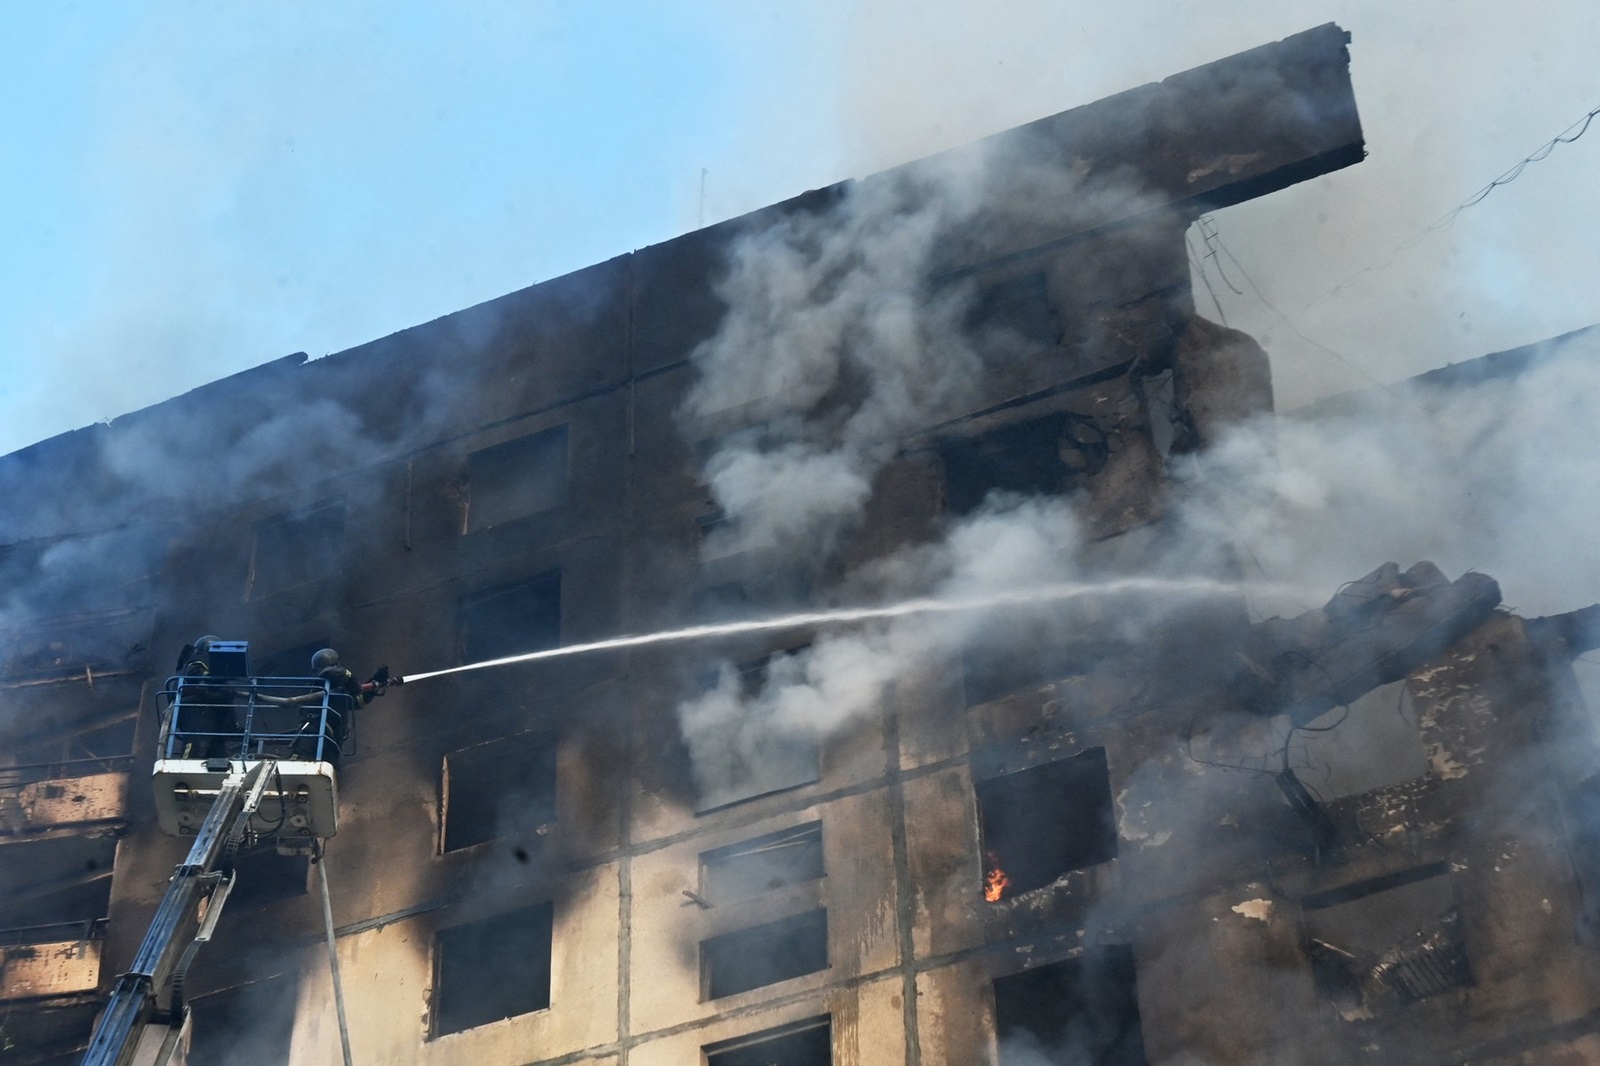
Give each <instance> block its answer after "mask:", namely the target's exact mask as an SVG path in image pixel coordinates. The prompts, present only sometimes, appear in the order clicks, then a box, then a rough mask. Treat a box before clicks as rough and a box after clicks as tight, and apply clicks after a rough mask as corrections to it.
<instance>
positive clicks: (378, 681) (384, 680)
mask: <svg viewBox="0 0 1600 1066" xmlns="http://www.w3.org/2000/svg"><path fill="white" fill-rule="evenodd" d="M367 684H369V685H372V686H374V687H375V688H376V689H377V690H378V695H380V696H381V695H383V690H384V689H386V688H388V687H389V668H388V667H387V666H380V667H378V669H377V670H376V671H374V673H373V675H372V680H371V681H369V682H367Z"/></svg>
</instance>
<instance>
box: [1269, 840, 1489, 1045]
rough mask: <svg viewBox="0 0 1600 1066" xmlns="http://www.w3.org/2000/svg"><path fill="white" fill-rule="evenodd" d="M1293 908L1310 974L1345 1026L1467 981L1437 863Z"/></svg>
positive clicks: (1455, 912) (1455, 911) (1451, 903)
mask: <svg viewBox="0 0 1600 1066" xmlns="http://www.w3.org/2000/svg"><path fill="white" fill-rule="evenodd" d="M1301 906H1302V908H1303V912H1304V922H1305V930H1306V941H1307V944H1306V949H1307V952H1308V953H1309V955H1310V957H1311V972H1312V976H1313V978H1314V979H1315V981H1316V984H1317V988H1318V990H1319V991H1321V992H1322V994H1323V995H1324V996H1325V997H1327V999H1328V1000H1329V1002H1330V1003H1332V1004H1333V1006H1334V1008H1335V1009H1336V1010H1338V1012H1339V1013H1340V1014H1341V1015H1342V1016H1343V1017H1344V1018H1345V1019H1346V1020H1348V1021H1359V1020H1364V1019H1366V1018H1371V1017H1374V1016H1376V1015H1380V1014H1384V1013H1387V1012H1391V1011H1394V1010H1396V1009H1398V1008H1401V1007H1404V1006H1407V1005H1409V1004H1411V1003H1415V1002H1417V1001H1418V1000H1422V999H1427V998H1428V997H1430V996H1436V995H1439V994H1441V993H1444V992H1448V991H1450V990H1451V989H1456V988H1466V987H1470V986H1471V985H1472V983H1473V978H1472V968H1471V965H1470V962H1469V959H1468V956H1467V946H1466V941H1465V939H1464V937H1463V935H1462V928H1461V911H1460V908H1459V906H1457V903H1456V899H1455V891H1454V888H1453V886H1452V885H1451V883H1450V879H1449V877H1448V876H1446V873H1445V867H1444V866H1443V864H1434V865H1431V866H1426V867H1420V868H1418V869H1416V870H1412V871H1405V872H1404V873H1402V874H1399V875H1392V876H1389V877H1385V878H1380V879H1376V880H1373V881H1368V882H1363V883H1362V884H1359V885H1353V886H1347V887H1345V888H1342V889H1338V890H1335V891H1333V892H1328V893H1323V894H1321V895H1319V896H1313V897H1308V898H1306V899H1305V900H1302V901H1301Z"/></svg>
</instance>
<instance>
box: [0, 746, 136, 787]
mask: <svg viewBox="0 0 1600 1066" xmlns="http://www.w3.org/2000/svg"><path fill="white" fill-rule="evenodd" d="M132 764H133V756H132V755H103V756H98V757H95V758H89V759H57V760H56V761H55V762H36V763H27V764H25V765H21V766H0V790H4V789H12V788H24V787H26V786H28V785H35V784H38V783H39V782H40V781H60V780H65V779H67V778H73V777H92V776H94V775H95V774H121V773H127V771H128V767H129V766H131V765H132Z"/></svg>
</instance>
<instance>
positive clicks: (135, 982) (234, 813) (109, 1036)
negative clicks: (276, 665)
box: [83, 761, 273, 1066]
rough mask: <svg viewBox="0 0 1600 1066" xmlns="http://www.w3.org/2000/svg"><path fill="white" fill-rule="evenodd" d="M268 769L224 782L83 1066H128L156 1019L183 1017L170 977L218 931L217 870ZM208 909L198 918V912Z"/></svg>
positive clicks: (222, 877) (223, 880)
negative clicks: (171, 1014) (162, 1014)
mask: <svg viewBox="0 0 1600 1066" xmlns="http://www.w3.org/2000/svg"><path fill="white" fill-rule="evenodd" d="M272 767H273V764H272V762H271V761H265V762H261V763H257V764H256V765H255V766H253V767H251V768H250V770H249V771H248V772H246V773H235V774H230V775H229V776H228V777H227V778H226V779H225V780H224V781H223V783H222V786H221V788H220V789H219V791H218V793H217V798H216V800H215V802H213V803H212V805H211V811H210V813H209V814H207V815H206V820H205V821H204V822H203V823H202V824H201V826H200V831H199V832H198V833H197V834H196V835H195V840H194V845H193V846H192V847H191V848H190V849H189V855H188V858H186V859H185V860H184V861H183V862H182V863H180V864H179V865H178V867H177V868H176V869H175V870H174V871H173V874H172V880H171V883H169V884H168V886H167V892H166V895H164V896H163V897H162V898H161V904H160V906H159V907H157V908H156V914H155V917H154V918H153V919H152V920H151V922H150V928H149V930H148V931H147V932H146V933H145V935H144V941H143V942H142V943H141V944H140V945H139V951H138V953H137V954H136V955H135V956H134V959H133V966H132V967H131V968H130V969H129V970H128V972H127V973H125V974H123V975H122V976H121V977H119V978H117V983H116V985H115V986H114V987H113V988H112V991H111V1001H110V1003H109V1004H108V1005H107V1006H106V1011H105V1014H104V1015H103V1016H102V1017H101V1019H100V1024H99V1025H98V1026H97V1027H96V1028H95V1032H94V1037H93V1038H92V1039H91V1040H90V1042H89V1049H88V1051H86V1052H85V1053H84V1056H83V1066H129V1064H130V1063H131V1062H132V1061H133V1056H134V1052H135V1049H136V1048H137V1046H138V1043H139V1038H140V1035H141V1030H142V1029H143V1028H144V1026H146V1025H147V1024H149V1023H150V1022H151V1021H152V1019H153V1018H154V1016H155V1015H156V1014H157V1012H158V1011H168V1010H172V1009H173V1008H174V1007H176V1008H177V1009H178V1010H179V1011H180V1012H181V1011H182V1010H183V1005H182V1004H181V1003H177V1004H174V1003H173V1002H172V1000H173V996H172V992H173V981H174V977H175V976H176V975H178V974H180V973H181V972H182V970H183V969H184V968H185V967H186V966H187V964H188V960H189V958H192V956H193V945H194V943H195V941H196V940H197V938H198V939H200V940H205V939H209V936H210V932H211V930H212V929H213V928H214V927H215V926H216V922H217V918H218V917H219V916H220V915H221V912H222V905H223V903H224V902H225V901H226V899H227V896H228V890H229V889H230V888H231V887H232V880H231V876H232V875H231V871H225V870H223V869H221V867H222V864H223V862H224V860H225V859H226V857H227V855H228V854H229V852H230V850H231V848H232V846H233V845H235V844H237V843H238V841H239V840H240V838H241V837H242V836H243V835H244V832H245V829H246V827H248V825H249V824H250V816H251V815H252V814H253V813H254V812H255V809H256V807H257V806H258V805H259V804H260V802H261V796H262V794H263V793H264V792H265V791H266V787H267V781H268V779H269V777H270V776H271V773H272ZM208 901H209V905H208V906H207V907H206V913H205V915H204V916H203V917H202V916H201V914H200V906H201V904H202V903H207V902H208ZM174 1020H175V1021H178V1020H180V1019H174ZM174 1028H176V1026H174Z"/></svg>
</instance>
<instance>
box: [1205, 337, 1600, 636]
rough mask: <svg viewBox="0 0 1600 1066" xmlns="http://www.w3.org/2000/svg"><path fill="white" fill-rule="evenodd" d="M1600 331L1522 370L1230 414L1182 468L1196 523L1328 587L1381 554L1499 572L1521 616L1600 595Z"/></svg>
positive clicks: (1311, 583) (1264, 567) (1280, 570)
mask: <svg viewBox="0 0 1600 1066" xmlns="http://www.w3.org/2000/svg"><path fill="white" fill-rule="evenodd" d="M1597 357H1600V333H1596V332H1589V333H1584V334H1579V335H1577V336H1574V337H1572V338H1569V339H1565V340H1559V341H1554V342H1551V343H1549V344H1545V345H1541V346H1539V348H1537V349H1536V351H1535V353H1534V357H1533V359H1532V361H1531V363H1530V365H1528V367H1527V368H1526V369H1525V370H1523V371H1522V372H1521V373H1515V374H1509V375H1507V376H1503V377H1489V378H1486V379H1484V380H1481V381H1478V382H1476V383H1472V384H1466V385H1460V386H1457V387H1454V388H1443V387H1439V386H1436V385H1430V384H1428V383H1426V382H1425V381H1417V382H1411V383H1406V384H1403V385H1400V386H1395V387H1391V388H1387V389H1374V390H1371V391H1370V392H1366V393H1362V394H1354V395H1350V396H1347V397H1344V398H1342V402H1340V403H1337V404H1327V405H1324V406H1323V408H1321V409H1309V410H1306V411H1302V412H1298V413H1291V414H1289V415H1288V416H1285V417H1281V418H1277V419H1269V418H1263V419H1262V420H1260V421H1258V422H1255V423H1252V424H1248V425H1243V426H1239V427H1236V428H1235V429H1234V430H1233V431H1231V432H1230V433H1229V434H1228V435H1227V436H1226V437H1225V438H1224V439H1223V440H1222V441H1221V442H1220V443H1219V444H1218V446H1217V447H1216V448H1215V449H1213V450H1212V451H1211V452H1210V453H1208V454H1206V455H1204V456H1202V457H1199V458H1196V459H1195V460H1193V461H1192V462H1191V463H1189V464H1187V465H1186V466H1185V467H1184V468H1182V470H1181V471H1180V475H1181V476H1182V477H1183V478H1184V480H1185V483H1186V489H1187V491H1188V494H1187V496H1186V497H1185V504H1184V506H1185V511H1184V513H1185V516H1186V519H1187V521H1188V524H1189V525H1190V526H1191V527H1192V528H1193V529H1194V530H1195V531H1196V534H1197V536H1199V537H1201V538H1202V539H1207V540H1232V541H1235V542H1236V543H1238V544H1240V545H1242V546H1243V547H1244V548H1245V549H1246V551H1247V555H1248V558H1249V565H1250V566H1251V567H1253V568H1257V569H1256V571H1255V572H1256V574H1257V575H1259V576H1262V577H1267V578H1270V579H1274V580H1279V579H1283V578H1285V577H1289V576H1292V577H1293V578H1294V579H1296V580H1297V581H1298V582H1301V583H1303V584H1304V585H1305V586H1307V587H1309V588H1320V589H1327V590H1331V589H1333V588H1335V587H1336V586H1338V585H1339V584H1341V583H1343V582H1344V581H1347V580H1349V579H1350V578H1352V577H1354V576H1359V575H1360V574H1362V573H1365V572H1366V571H1367V570H1369V569H1371V567H1372V566H1373V565H1375V564H1376V563H1377V562H1378V561H1382V560H1386V559H1402V560H1404V559H1424V558H1425V559H1431V560H1433V561H1434V562H1436V563H1438V564H1439V566H1440V567H1441V568H1443V569H1444V570H1445V571H1446V572H1447V573H1452V574H1455V573H1461V572H1463V571H1466V570H1479V571H1482V572H1484V573H1488V574H1490V575H1492V576H1493V577H1495V578H1496V579H1497V580H1498V581H1499V582H1500V583H1501V586H1502V588H1503V589H1504V590H1505V594H1506V599H1507V602H1508V603H1509V604H1511V605H1512V606H1513V607H1514V608H1515V609H1517V610H1518V611H1519V612H1520V613H1524V614H1528V615H1533V614H1540V613H1554V612H1560V611H1566V610H1571V609H1573V608H1575V607H1579V606H1584V605H1586V604H1588V603H1591V602H1594V601H1595V600H1596V599H1600V562H1597V561H1596V560H1595V559H1594V558H1593V556H1592V553H1589V552H1586V551H1583V550H1582V549H1581V544H1582V539H1581V538H1582V531H1584V530H1587V529H1592V528H1594V523H1595V522H1596V520H1597V519H1600V500H1597V499H1596V498H1595V496H1594V494H1593V493H1591V492H1588V491H1585V489H1584V486H1587V485H1593V484H1596V479H1597V478H1600V452H1597V451H1596V449H1595V448H1594V445H1593V441H1592V437H1591V435H1590V434H1589V432H1588V429H1587V422H1588V417H1587V415H1586V414H1585V412H1587V411H1592V410H1594V406H1593V405H1594V404H1596V403H1597V402H1600V374H1597V373H1596V365H1597V364H1596V362H1595V360H1596V358H1597Z"/></svg>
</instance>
